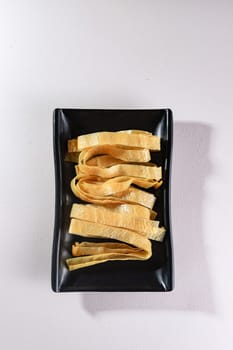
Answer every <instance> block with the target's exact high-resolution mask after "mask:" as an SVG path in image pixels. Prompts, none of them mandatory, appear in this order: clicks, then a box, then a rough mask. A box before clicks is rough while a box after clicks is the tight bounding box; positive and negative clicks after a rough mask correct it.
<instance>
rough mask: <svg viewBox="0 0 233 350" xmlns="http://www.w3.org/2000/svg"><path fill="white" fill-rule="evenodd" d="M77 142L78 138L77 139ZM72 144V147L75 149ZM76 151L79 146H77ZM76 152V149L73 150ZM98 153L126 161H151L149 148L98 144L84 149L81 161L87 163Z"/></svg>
mask: <svg viewBox="0 0 233 350" xmlns="http://www.w3.org/2000/svg"><path fill="white" fill-rule="evenodd" d="M75 141H76V144H77V140H76V139H75ZM75 141H73V142H72V147H74V143H75ZM72 147H71V146H70V149H74V148H72ZM75 150H76V152H77V151H78V148H77V147H76V149H75ZM73 152H74V151H73ZM97 155H109V156H112V157H113V158H116V159H120V160H122V161H125V162H135V163H137V162H142V163H143V162H149V161H150V159H151V157H150V151H149V150H148V149H145V148H143V149H127V148H123V147H120V146H118V147H117V146H115V145H97V146H94V147H91V148H88V149H85V150H83V151H82V152H81V153H80V159H79V161H80V163H83V164H85V163H86V162H87V161H88V160H89V159H91V158H93V157H95V156H97Z"/></svg>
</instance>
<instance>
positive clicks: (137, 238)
mask: <svg viewBox="0 0 233 350" xmlns="http://www.w3.org/2000/svg"><path fill="white" fill-rule="evenodd" d="M69 233H71V234H77V235H79V236H82V237H92V238H111V239H116V240H118V241H121V242H124V243H128V244H131V245H133V246H134V247H136V248H139V249H141V250H143V251H144V252H145V256H146V257H147V258H149V257H150V256H151V242H150V241H149V240H148V239H147V238H146V237H144V236H141V235H140V234H138V233H136V232H133V231H130V230H127V229H123V228H119V227H111V226H106V225H102V224H98V223H93V222H89V221H84V220H80V219H71V222H70V227H69Z"/></svg>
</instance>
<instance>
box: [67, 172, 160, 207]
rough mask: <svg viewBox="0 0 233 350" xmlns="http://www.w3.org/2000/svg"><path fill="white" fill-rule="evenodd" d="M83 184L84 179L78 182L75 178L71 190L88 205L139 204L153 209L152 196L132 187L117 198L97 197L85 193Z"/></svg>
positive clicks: (153, 197) (153, 201) (153, 199)
mask: <svg viewBox="0 0 233 350" xmlns="http://www.w3.org/2000/svg"><path fill="white" fill-rule="evenodd" d="M83 182H85V179H80V180H79V181H78V178H77V177H75V178H73V179H72V180H71V189H72V191H73V193H74V195H75V196H77V197H78V198H81V199H82V200H84V201H86V202H89V203H94V204H101V205H108V204H123V203H129V204H140V205H143V206H145V207H147V208H150V209H152V208H153V206H154V203H155V199H156V198H155V196H154V195H153V194H151V193H148V192H146V191H143V190H140V189H138V188H135V187H133V186H130V187H129V189H128V191H127V192H126V193H124V194H119V196H117V194H116V195H115V196H113V195H109V196H98V195H96V194H95V193H91V194H90V193H88V192H86V191H85V188H83V186H82V183H83Z"/></svg>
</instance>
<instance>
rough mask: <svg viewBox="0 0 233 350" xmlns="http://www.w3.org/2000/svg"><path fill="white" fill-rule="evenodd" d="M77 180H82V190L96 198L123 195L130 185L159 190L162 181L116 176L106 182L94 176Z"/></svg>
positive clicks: (80, 177) (81, 177)
mask: <svg viewBox="0 0 233 350" xmlns="http://www.w3.org/2000/svg"><path fill="white" fill-rule="evenodd" d="M78 178H79V179H82V180H83V181H82V188H83V190H85V191H86V192H88V193H90V194H91V193H95V194H96V195H98V196H109V195H114V194H117V193H125V192H126V191H127V190H128V189H129V187H130V186H131V185H132V184H134V185H137V186H139V187H143V188H150V187H154V188H159V187H160V186H161V184H162V181H154V180H147V179H143V178H137V177H130V176H118V177H116V178H113V179H110V180H106V181H103V179H99V178H98V177H94V176H86V177H84V176H80V175H78Z"/></svg>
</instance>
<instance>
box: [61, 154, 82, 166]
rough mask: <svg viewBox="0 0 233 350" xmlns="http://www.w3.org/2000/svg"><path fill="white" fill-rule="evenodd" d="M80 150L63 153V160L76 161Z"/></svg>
mask: <svg viewBox="0 0 233 350" xmlns="http://www.w3.org/2000/svg"><path fill="white" fill-rule="evenodd" d="M79 155H80V152H70V153H66V155H65V159H64V160H65V162H72V163H78V159H79Z"/></svg>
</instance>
